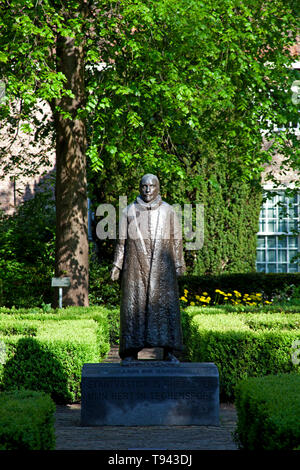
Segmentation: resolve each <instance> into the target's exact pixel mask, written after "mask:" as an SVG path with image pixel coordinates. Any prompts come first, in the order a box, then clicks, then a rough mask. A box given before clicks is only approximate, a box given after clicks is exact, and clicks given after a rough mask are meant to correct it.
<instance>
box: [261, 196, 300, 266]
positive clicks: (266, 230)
mask: <svg viewBox="0 0 300 470" xmlns="http://www.w3.org/2000/svg"><path fill="white" fill-rule="evenodd" d="M299 203H300V194H297V195H295V196H292V197H290V196H287V195H286V194H285V192H284V191H278V192H277V195H276V196H272V197H271V198H268V199H266V201H265V202H264V203H263V206H262V209H261V213H260V217H259V232H258V235H257V259H256V269H257V271H260V272H266V273H295V272H298V271H300V269H299V267H300V259H299V258H298V257H297V255H298V254H299V245H300V244H299V233H298V229H299V207H300V204H299Z"/></svg>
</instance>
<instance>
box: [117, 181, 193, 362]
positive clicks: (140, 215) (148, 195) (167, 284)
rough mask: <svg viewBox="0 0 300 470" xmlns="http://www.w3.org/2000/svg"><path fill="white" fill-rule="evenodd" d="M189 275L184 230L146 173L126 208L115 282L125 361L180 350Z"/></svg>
mask: <svg viewBox="0 0 300 470" xmlns="http://www.w3.org/2000/svg"><path fill="white" fill-rule="evenodd" d="M184 271H185V263H184V258H183V249H182V234H181V226H180V224H179V221H178V219H177V216H176V214H175V211H174V209H173V208H172V207H171V206H170V205H169V204H167V203H166V202H164V201H162V199H161V196H160V187H159V181H158V178H157V177H156V176H155V175H151V174H147V175H145V176H143V178H142V179H141V182H140V196H138V197H137V198H136V200H135V201H134V202H133V203H132V204H130V205H129V206H127V207H126V209H125V210H124V212H123V216H122V219H121V224H120V233H119V239H118V243H117V246H116V251H115V258H114V263H113V268H112V271H111V278H112V279H113V280H117V279H119V275H120V273H122V274H121V312H120V348H119V355H120V357H121V359H122V360H123V362H124V361H125V362H130V361H134V360H137V357H138V352H139V351H140V350H141V349H143V348H154V347H161V348H163V349H164V360H167V361H171V362H179V361H178V359H177V358H176V357H175V356H174V350H178V351H180V350H182V349H183V345H182V331H181V322H180V307H179V294H178V286H177V277H178V276H180V275H182V274H183V273H184Z"/></svg>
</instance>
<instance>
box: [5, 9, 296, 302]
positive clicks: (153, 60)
mask: <svg viewBox="0 0 300 470" xmlns="http://www.w3.org/2000/svg"><path fill="white" fill-rule="evenodd" d="M295 5H296V3H295V2H294V1H293V0H288V1H283V0H274V1H272V2H269V1H264V2H262V1H260V0H249V1H247V2H241V1H240V0H210V1H209V2H198V1H196V0H176V1H175V0H159V1H157V0H149V1H148V0H147V1H146V0H122V1H116V0H111V1H109V2H108V1H104V2H98V1H95V2H89V1H88V0H71V1H68V2H67V1H58V0H40V1H31V0H0V13H1V16H0V18H1V19H0V34H1V36H0V51H1V53H0V63H1V67H0V73H1V78H2V79H3V80H5V82H6V93H7V98H8V99H9V100H10V103H9V102H7V103H6V104H4V105H1V106H0V113H1V115H0V117H1V118H2V120H3V122H4V121H6V122H7V121H10V122H13V124H14V126H16V125H17V124H19V125H22V128H23V130H26V131H28V132H30V131H31V127H30V124H31V123H34V124H35V125H36V126H37V127H38V128H39V130H40V129H43V123H38V122H36V121H34V119H33V110H34V109H35V107H36V106H37V104H39V103H40V100H46V101H48V102H49V103H50V104H51V106H52V110H53V115H54V120H53V123H54V130H55V138H56V152H57V180H56V207H57V234H56V239H57V250H56V275H69V276H70V277H71V279H72V287H71V289H70V290H69V291H68V292H67V296H66V298H65V303H71V304H79V305H86V304H87V294H88V292H87V282H88V261H87V259H88V256H87V255H88V244H87V233H86V226H87V224H86V199H87V189H86V174H85V172H86V155H87V156H88V159H89V160H88V161H89V165H88V166H89V174H90V175H91V177H90V180H91V182H94V184H95V185H99V183H100V184H102V185H103V188H105V190H106V191H105V196H106V197H107V195H109V192H110V194H112V195H113V196H111V197H112V198H113V197H114V194H115V193H114V188H113V187H112V185H109V184H107V181H105V179H104V178H105V177H108V178H111V176H112V175H114V174H117V175H118V178H119V180H120V176H119V175H120V174H121V175H122V173H123V172H125V173H127V175H126V176H125V179H127V181H129V179H130V178H129V175H131V174H136V175H140V174H141V173H142V172H144V171H149V170H150V171H152V172H156V173H157V174H158V175H159V176H160V177H162V178H163V179H164V187H165V191H166V193H167V194H174V193H175V194H178V201H185V200H186V201H190V200H193V201H195V202H197V201H198V200H199V197H198V196H199V190H198V188H199V187H200V186H201V185H203V184H204V183H206V182H207V181H208V184H209V185H210V187H211V188H218V187H220V186H221V184H223V181H224V178H225V180H226V187H227V188H228V190H230V188H231V187H233V186H234V181H236V180H239V181H253V184H254V186H255V185H256V184H257V180H258V179H259V176H260V172H261V169H262V166H263V164H264V163H265V162H266V161H269V160H270V158H271V152H272V150H270V151H269V152H265V151H263V150H262V149H261V143H262V134H261V129H265V130H266V132H267V137H268V138H270V139H271V138H274V139H275V144H274V145H273V148H275V146H276V145H277V146H280V150H281V151H282V152H285V153H286V154H287V155H288V158H289V161H290V162H292V163H293V164H296V162H297V161H298V160H297V158H298V157H297V155H296V148H295V146H294V145H293V139H294V136H292V135H287V134H284V135H281V136H279V137H278V136H277V135H274V133H273V124H274V123H275V122H276V124H277V125H278V126H280V125H281V124H283V123H286V122H289V121H290V120H294V119H295V116H296V115H297V110H296V109H295V105H293V103H292V101H291V100H288V102H287V96H288V92H289V88H290V85H291V83H292V81H293V78H292V77H291V76H290V75H289V73H288V71H287V68H286V67H287V66H288V65H289V63H290V62H291V60H292V59H291V57H290V54H289V49H288V48H289V45H290V44H293V43H294V42H295V37H296V24H297V17H296V15H295V8H296V7H295ZM16 99H18V100H20V103H21V107H20V111H19V112H18V113H17V116H13V115H12V103H13V102H14V101H15V100H16ZM86 147H87V151H86ZM10 163H11V164H13V165H14V164H17V165H19V164H20V156H18V159H17V161H12V162H10ZM222 165H223V167H224V171H223V175H222V177H220V176H219V175H218V173H217V171H216V168H219V167H220V166H222ZM203 168H205V171H204V172H203V171H202V170H203ZM6 169H7V170H8V169H9V164H8V165H6ZM200 170H201V171H202V173H201V171H200ZM97 171H98V173H99V174H100V176H101V177H100V179H99V180H97V179H95V178H94V177H92V175H93V174H94V173H95V172H97ZM111 181H112V182H115V181H116V179H115V178H111ZM117 187H118V186H117ZM119 187H120V182H119ZM123 187H124V186H123ZM126 189H127V188H126ZM129 189H132V183H130V181H129ZM175 189H176V191H175ZM101 190H102V188H101ZM178 191H179V192H178ZM225 197H226V195H225ZM234 197H235V196H234V194H232V195H231V196H230V198H229V203H230V201H232V200H233V199H234ZM173 200H174V199H173ZM178 201H176V200H175V201H174V202H178ZM99 202H100V201H99ZM223 261H224V260H223Z"/></svg>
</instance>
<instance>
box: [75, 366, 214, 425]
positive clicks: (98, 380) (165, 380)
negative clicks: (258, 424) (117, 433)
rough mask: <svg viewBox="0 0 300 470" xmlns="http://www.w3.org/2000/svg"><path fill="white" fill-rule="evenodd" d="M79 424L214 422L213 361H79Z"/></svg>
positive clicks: (187, 423)
mask: <svg viewBox="0 0 300 470" xmlns="http://www.w3.org/2000/svg"><path fill="white" fill-rule="evenodd" d="M81 397H82V398H81V424H82V426H103V425H106V426H157V425H159V426H169V425H173V426H187V425H206V426H207V425H212V426H219V374H218V369H217V367H216V365H215V364H213V363H182V362H181V363H178V364H177V363H168V362H165V361H146V362H143V361H134V362H133V363H129V364H126V365H122V364H116V363H115V364H112V363H111V364H108V363H100V364H85V365H84V366H83V369H82V378H81Z"/></svg>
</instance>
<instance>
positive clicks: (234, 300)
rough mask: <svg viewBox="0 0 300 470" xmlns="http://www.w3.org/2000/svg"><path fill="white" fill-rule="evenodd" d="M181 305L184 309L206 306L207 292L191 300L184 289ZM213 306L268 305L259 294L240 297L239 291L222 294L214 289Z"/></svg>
mask: <svg viewBox="0 0 300 470" xmlns="http://www.w3.org/2000/svg"><path fill="white" fill-rule="evenodd" d="M180 300H181V305H182V306H183V307H184V306H185V305H186V306H188V305H190V306H192V307H193V306H197V305H198V306H204V307H205V306H207V305H209V304H210V302H211V300H212V299H211V297H209V295H208V293H207V292H203V293H202V294H201V295H197V294H196V295H195V297H194V298H193V297H192V296H191V295H190V294H189V291H188V290H187V289H184V295H183V296H182V297H180ZM212 303H213V304H214V305H220V304H222V303H224V304H233V305H254V306H256V305H264V304H265V305H266V304H270V303H271V302H269V301H268V300H264V299H263V295H262V294H261V293H260V292H253V293H251V294H247V293H246V294H244V295H242V294H241V293H240V292H239V291H237V290H234V291H233V293H231V292H223V291H221V290H220V289H215V298H214V300H213V301H212Z"/></svg>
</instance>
